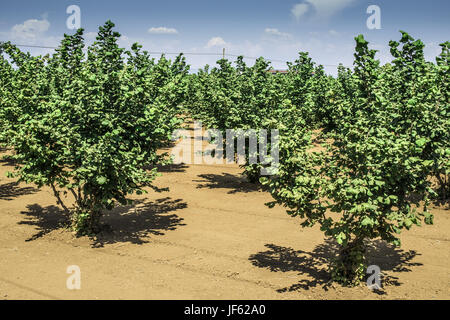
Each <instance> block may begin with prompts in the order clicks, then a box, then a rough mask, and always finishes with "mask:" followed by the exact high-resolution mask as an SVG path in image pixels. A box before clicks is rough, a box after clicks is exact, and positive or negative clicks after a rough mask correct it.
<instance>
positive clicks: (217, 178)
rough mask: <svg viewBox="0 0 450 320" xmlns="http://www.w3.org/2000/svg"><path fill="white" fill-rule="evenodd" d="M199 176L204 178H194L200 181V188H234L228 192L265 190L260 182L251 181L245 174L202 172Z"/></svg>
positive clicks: (198, 186)
mask: <svg viewBox="0 0 450 320" xmlns="http://www.w3.org/2000/svg"><path fill="white" fill-rule="evenodd" d="M198 177H199V178H201V179H203V180H193V181H194V182H200V184H199V185H197V188H198V189H203V188H209V189H232V190H230V191H229V192H228V194H235V193H239V192H243V193H247V192H255V191H260V190H263V187H262V186H261V185H260V184H259V183H251V182H249V181H248V180H247V178H246V177H245V176H241V177H240V176H236V175H233V174H229V173H222V174H221V175H219V174H200V175H198Z"/></svg>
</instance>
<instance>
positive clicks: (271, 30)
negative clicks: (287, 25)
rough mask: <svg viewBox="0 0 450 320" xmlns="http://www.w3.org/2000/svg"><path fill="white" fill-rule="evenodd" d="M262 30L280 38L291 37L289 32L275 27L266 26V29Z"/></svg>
mask: <svg viewBox="0 0 450 320" xmlns="http://www.w3.org/2000/svg"><path fill="white" fill-rule="evenodd" d="M264 32H265V33H266V34H267V35H270V36H274V37H277V38H281V39H291V38H292V35H291V34H290V33H286V32H281V31H279V30H278V29H275V28H266V30H264Z"/></svg>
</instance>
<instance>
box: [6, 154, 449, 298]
mask: <svg viewBox="0 0 450 320" xmlns="http://www.w3.org/2000/svg"><path fill="white" fill-rule="evenodd" d="M9 170H12V166H11V164H10V163H8V162H6V161H3V162H1V163H0V177H1V178H0V212H1V214H0V229H1V231H0V299H449V298H450V286H449V284H450V267H449V262H450V237H449V233H448V230H450V214H449V213H450V211H449V210H448V209H446V208H445V207H444V206H441V207H436V206H435V207H433V213H434V214H435V225H434V226H423V227H421V228H413V229H412V230H411V231H409V232H405V233H404V234H403V235H402V236H401V239H402V247H401V248H400V249H397V248H392V247H390V246H388V245H386V244H385V243H383V242H381V241H376V242H374V248H372V249H371V250H370V261H371V264H376V265H379V266H380V268H381V270H382V272H383V274H384V275H385V280H386V281H384V287H383V289H382V290H379V291H377V292H373V291H371V290H369V289H368V288H367V287H366V286H365V285H361V286H359V287H357V288H351V289H349V288H342V287H340V286H338V285H332V286H327V282H328V274H327V272H326V261H328V259H329V258H330V257H332V256H333V254H334V252H335V245H334V244H333V243H332V242H330V241H327V240H326V239H324V237H323V234H322V232H320V230H319V229H318V228H312V229H302V228H301V226H300V220H298V219H296V218H291V217H289V216H288V215H287V214H286V213H285V211H284V210H283V208H280V207H276V208H274V209H269V208H267V207H266V206H265V205H264V203H266V202H268V201H271V197H270V195H269V194H267V193H266V192H264V191H262V190H258V189H257V188H256V187H255V186H254V185H252V184H250V183H248V182H247V181H246V180H245V178H243V177H242V176H241V170H240V169H239V167H238V166H237V165H178V166H175V165H173V166H170V167H166V168H164V170H163V175H162V176H161V177H159V178H158V179H157V181H156V185H157V186H158V187H161V188H165V187H169V188H170V191H168V192H162V193H156V192H153V191H150V192H149V194H147V195H144V196H141V197H136V199H137V200H138V201H137V204H136V205H135V206H130V207H122V208H117V209H115V210H114V211H113V212H111V213H108V214H107V215H106V217H105V218H104V222H105V223H107V224H108V225H109V226H110V231H105V232H104V233H103V234H102V235H101V236H99V237H98V238H97V239H88V238H85V237H84V238H75V237H74V235H73V234H72V233H71V232H70V231H68V230H67V229H65V228H64V226H63V224H64V221H65V220H64V216H63V214H62V212H61V210H60V209H59V208H58V207H57V206H56V202H55V199H54V197H53V196H52V194H51V192H50V190H49V189H46V188H43V189H42V190H36V189H35V188H34V187H33V186H30V185H24V184H16V183H14V180H12V179H8V178H6V177H5V173H6V172H7V171H9ZM70 265H77V266H79V267H80V269H81V290H68V289H67V287H66V280H67V278H68V277H69V274H67V273H66V270H67V267H68V266H70Z"/></svg>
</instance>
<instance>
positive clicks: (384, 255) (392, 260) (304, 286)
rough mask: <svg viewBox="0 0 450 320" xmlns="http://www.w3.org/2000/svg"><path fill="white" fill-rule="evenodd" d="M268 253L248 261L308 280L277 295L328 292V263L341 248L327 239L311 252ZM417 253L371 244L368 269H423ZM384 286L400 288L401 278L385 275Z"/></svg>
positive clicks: (381, 291)
mask: <svg viewBox="0 0 450 320" xmlns="http://www.w3.org/2000/svg"><path fill="white" fill-rule="evenodd" d="M265 246H266V247H267V248H268V249H269V250H267V251H263V252H259V253H257V254H254V255H251V256H250V258H249V260H250V261H251V263H252V264H253V265H254V266H256V267H259V268H266V269H269V270H270V271H272V272H289V271H294V272H299V275H303V276H305V275H306V276H307V277H308V278H309V279H303V280H300V281H299V282H298V283H295V284H292V285H291V286H288V287H285V288H280V289H278V290H277V292H280V293H283V292H292V291H299V290H309V289H311V288H313V287H318V286H320V287H322V288H323V289H324V290H325V291H328V289H329V287H330V286H331V278H330V274H329V271H328V266H329V263H330V261H331V260H332V259H334V258H336V257H337V253H338V250H339V246H338V244H337V243H336V242H335V241H333V240H331V239H328V240H326V241H325V243H324V244H320V245H318V246H317V247H316V248H315V249H314V250H313V251H312V252H306V251H302V250H297V251H296V250H294V249H292V248H287V247H281V246H277V245H274V244H266V245H265ZM418 255H420V254H418V253H417V252H416V251H413V250H410V251H404V250H401V249H399V248H396V247H394V246H391V245H389V244H387V243H386V242H385V241H381V240H375V241H372V242H371V243H370V244H369V246H368V250H367V260H368V265H377V266H379V267H380V269H381V270H382V273H385V272H390V273H391V272H393V273H398V272H410V271H411V267H414V266H421V265H422V264H421V263H415V262H412V260H413V259H414V258H415V257H416V256H418ZM381 280H382V286H400V285H401V284H402V283H401V282H399V280H398V277H395V276H392V275H387V274H384V275H383V276H382V279H381ZM374 292H375V293H376V294H379V295H383V294H386V292H385V291H384V289H383V288H382V289H379V290H374Z"/></svg>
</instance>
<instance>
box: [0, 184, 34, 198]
mask: <svg viewBox="0 0 450 320" xmlns="http://www.w3.org/2000/svg"><path fill="white" fill-rule="evenodd" d="M37 191H38V190H37V189H35V188H33V187H24V188H21V187H19V183H18V182H10V183H6V184H2V185H0V200H8V201H11V200H14V199H15V198H18V197H21V196H24V195H27V194H32V193H35V192H37Z"/></svg>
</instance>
